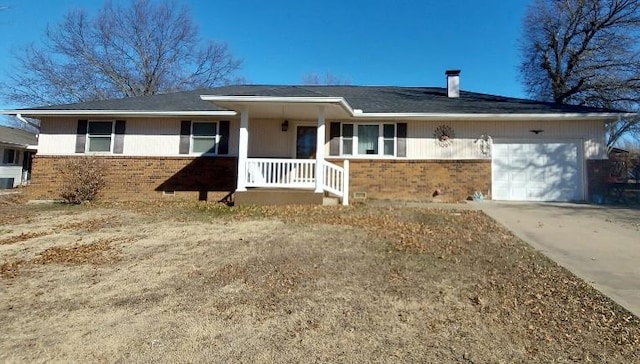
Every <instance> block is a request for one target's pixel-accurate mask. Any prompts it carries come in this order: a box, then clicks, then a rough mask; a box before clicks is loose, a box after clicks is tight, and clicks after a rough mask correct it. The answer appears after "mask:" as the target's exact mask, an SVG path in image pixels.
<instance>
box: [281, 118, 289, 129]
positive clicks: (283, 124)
mask: <svg viewBox="0 0 640 364" xmlns="http://www.w3.org/2000/svg"><path fill="white" fill-rule="evenodd" d="M280 127H281V128H282V131H287V130H289V120H285V121H283V122H282V124H281V125H280Z"/></svg>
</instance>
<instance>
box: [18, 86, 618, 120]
mask: <svg viewBox="0 0 640 364" xmlns="http://www.w3.org/2000/svg"><path fill="white" fill-rule="evenodd" d="M200 95H215V96H274V97H314V96H317V97H343V98H344V99H345V100H346V101H347V103H349V105H351V107H352V108H354V109H362V110H363V112H365V113H443V114H447V113H452V114H557V113H602V112H605V113H618V112H620V113H621V112H622V111H618V110H610V109H600V108H591V107H585V106H574V105H557V104H553V103H546V102H537V101H531V100H525V99H517V98H511V97H503V96H495V95H488V94H481V93H476V92H467V91H461V92H460V97H459V98H449V97H447V90H446V89H445V88H438V87H396V86H286V85H283V86H278V85H238V86H223V87H216V88H210V89H200V90H194V91H183V92H175V93H168V94H162V95H153V96H140V97H132V98H126V99H114V100H102V101H90V102H83V103H78V104H67V105H53V106H44V107H37V108H31V109H29V110H121V111H217V110H225V109H223V108H219V107H217V106H215V105H213V104H212V103H210V102H207V101H202V100H201V99H200ZM25 110H26V109H25Z"/></svg>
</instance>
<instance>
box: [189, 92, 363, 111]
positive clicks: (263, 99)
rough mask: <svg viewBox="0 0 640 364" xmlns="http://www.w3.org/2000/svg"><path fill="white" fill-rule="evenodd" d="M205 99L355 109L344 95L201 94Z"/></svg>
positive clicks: (223, 101)
mask: <svg viewBox="0 0 640 364" xmlns="http://www.w3.org/2000/svg"><path fill="white" fill-rule="evenodd" d="M200 98H201V99H202V100H203V101H209V102H213V103H214V104H215V103H228V102H230V103H272V104H273V103H290V104H318V105H326V104H334V105H338V106H341V107H342V108H343V109H345V110H346V111H348V112H349V114H351V115H353V114H354V110H353V109H352V108H351V106H350V105H349V103H347V100H345V99H344V97H322V96H321V97H278V96H214V95H200Z"/></svg>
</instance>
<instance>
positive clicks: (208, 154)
mask: <svg viewBox="0 0 640 364" xmlns="http://www.w3.org/2000/svg"><path fill="white" fill-rule="evenodd" d="M196 123H197V124H216V134H215V136H214V138H215V146H214V151H213V152H209V153H203V152H194V151H193V145H194V143H193V139H194V138H195V139H199V138H202V139H205V138H210V137H202V136H195V135H193V127H194V125H195V124H196ZM189 138H190V139H189V154H191V155H199V156H211V155H218V148H219V147H220V121H213V120H211V121H210V120H192V121H191V135H190V136H189Z"/></svg>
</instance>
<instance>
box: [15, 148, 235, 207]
mask: <svg viewBox="0 0 640 364" xmlns="http://www.w3.org/2000/svg"><path fill="white" fill-rule="evenodd" d="M72 158H83V157H76V156H69V157H66V156H38V155H36V157H35V158H34V161H33V171H32V178H31V185H30V186H29V188H28V189H27V194H28V197H29V198H30V199H58V198H59V197H60V189H61V186H62V182H63V181H62V175H61V173H60V170H61V168H62V166H63V165H64V163H65V161H67V160H69V159H72ZM98 158H100V159H101V160H102V161H103V162H104V163H105V164H106V168H105V173H106V186H105V188H104V189H103V190H102V191H101V193H100V195H99V198H100V199H104V200H113V201H124V200H129V201H132V200H149V199H160V198H165V199H167V198H184V199H209V200H213V199H220V198H222V197H224V196H225V195H226V194H228V193H230V192H232V191H234V190H235V187H236V168H237V158H235V157H202V158H194V157H123V156H107V157H98ZM163 191H175V195H174V196H166V195H163V193H162V192H163Z"/></svg>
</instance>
